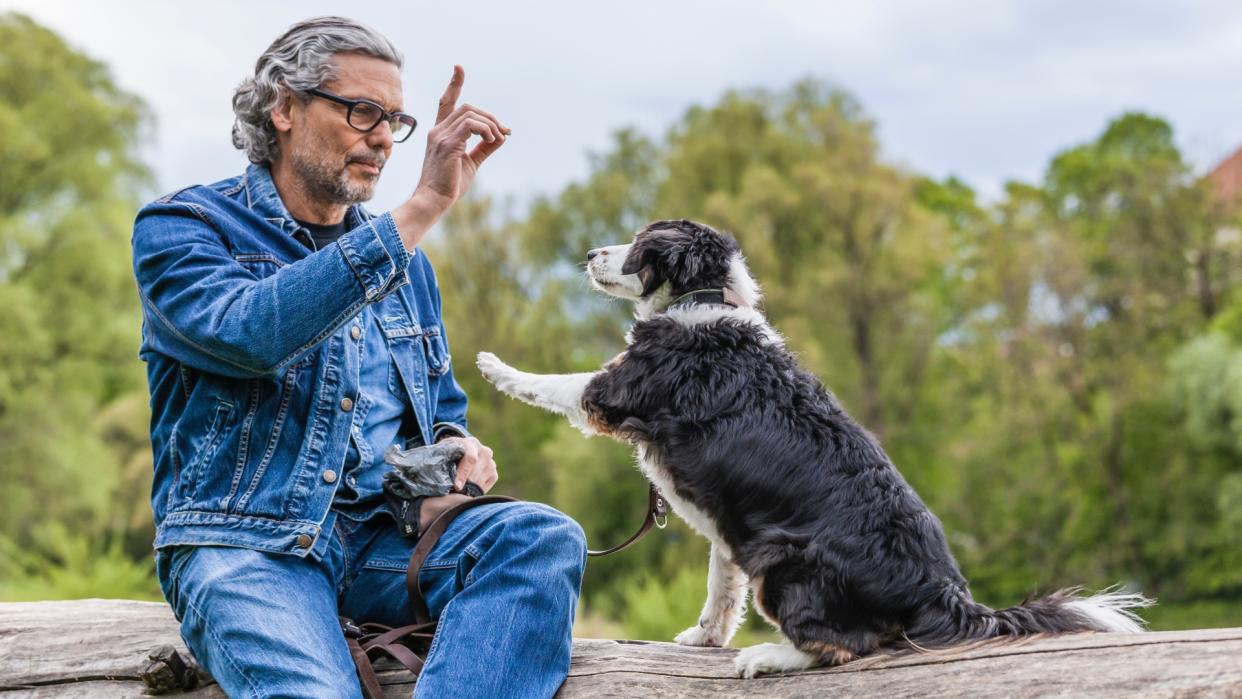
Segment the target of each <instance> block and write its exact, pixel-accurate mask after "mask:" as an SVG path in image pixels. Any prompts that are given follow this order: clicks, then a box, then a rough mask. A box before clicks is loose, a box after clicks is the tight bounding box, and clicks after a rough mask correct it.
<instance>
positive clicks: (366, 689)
mask: <svg viewBox="0 0 1242 699" xmlns="http://www.w3.org/2000/svg"><path fill="white" fill-rule="evenodd" d="M516 501H517V498H511V497H508V496H506V495H483V496H480V497H475V498H471V499H469V500H466V501H464V502H460V503H458V504H456V505H454V506H452V507H450V508H448V509H447V510H445V511H444V512H442V513H440V515H439V516H438V517H436V518H435V520H433V521H432V522H431V524H429V525H427V530H426V531H424V532H423V533H422V535H421V536H420V537H419V539H418V544H416V545H415V546H414V553H412V554H410V565H409V566H408V567H407V568H406V571H405V589H406V592H407V593H409V597H410V612H411V613H412V614H413V616H414V621H415V623H413V624H409V625H407V626H398V627H396V628H392V627H388V626H384V625H383V624H361V625H359V624H355V623H354V622H353V621H352V620H351V619H347V618H345V617H338V618H337V619H338V621H339V622H340V624H341V633H342V634H344V636H345V643H346V645H348V646H349V654H350V656H351V657H352V658H353V660H354V666H355V667H356V668H357V670H358V682H359V684H361V685H362V693H363V696H364V697H366V699H383V698H384V689H383V687H382V686H381V685H380V682H379V677H378V676H377V675H376V674H375V667H374V666H373V663H374V661H376V660H378V659H380V658H381V657H384V656H387V657H389V658H392V659H393V660H395V661H397V662H398V663H401V664H402V665H404V666H405V668H406V669H407V670H409V671H410V672H411V673H413V675H414V676H415V677H418V675H419V673H421V672H422V671H423V664H424V658H426V657H427V651H428V650H430V649H431V642H432V640H433V639H434V638H435V633H436V622H435V621H432V620H431V614H430V612H428V610H427V600H426V599H424V598H423V591H422V588H421V586H420V585H419V580H418V575H419V573H420V572H421V571H422V568H423V563H425V562H426V561H427V556H429V555H431V550H432V549H433V548H435V545H436V543H437V542H439V540H440V537H441V536H442V535H443V534H444V532H445V531H446V530H447V529H448V526H449V524H450V523H451V522H452V521H453V519H454V518H455V517H457V515H459V514H461V513H462V512H465V511H466V510H468V509H470V508H472V507H478V506H479V505H490V504H494V503H501V502H516ZM667 518H668V503H667V502H666V501H665V500H664V497H663V496H662V495H660V491H659V490H657V489H656V487H655V486H654V485H652V486H651V487H650V489H649V491H648V494H647V516H646V517H645V518H644V519H643V523H642V525H641V526H640V527H639V528H638V531H636V532H634V534H633V535H631V536H630V538H628V539H626V540H625V541H623V542H622V543H620V544H618V545H616V546H613V547H612V548H610V549H605V550H603V551H591V550H588V551H587V554H588V555H590V556H607V555H608V554H610V553H616V552H618V551H621V550H624V549H627V548H629V547H630V546H632V545H633V544H634V543H635V542H636V541H638V540H639V539H641V538H643V536H645V535H646V534H647V532H649V531H651V528H652V527H653V526H654V527H659V528H661V529H663V528H664V525H665V524H666V522H667Z"/></svg>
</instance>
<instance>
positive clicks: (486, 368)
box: [474, 352, 513, 383]
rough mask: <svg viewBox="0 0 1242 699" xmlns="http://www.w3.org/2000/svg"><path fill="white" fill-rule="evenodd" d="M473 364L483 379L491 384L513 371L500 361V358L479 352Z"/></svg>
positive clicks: (489, 353)
mask: <svg viewBox="0 0 1242 699" xmlns="http://www.w3.org/2000/svg"><path fill="white" fill-rule="evenodd" d="M474 363H475V365H476V366H478V367H479V372H480V373H481V374H483V378H485V379H487V380H488V381H490V382H492V383H496V382H497V381H499V380H500V379H501V378H503V377H504V376H505V375H506V374H509V373H511V372H512V371H513V367H511V366H509V365H508V364H505V363H504V362H502V361H500V357H497V356H496V355H494V354H492V353H491V352H479V354H478V356H476V357H475V360H474Z"/></svg>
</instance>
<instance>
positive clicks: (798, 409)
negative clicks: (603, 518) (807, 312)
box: [583, 220, 1132, 662]
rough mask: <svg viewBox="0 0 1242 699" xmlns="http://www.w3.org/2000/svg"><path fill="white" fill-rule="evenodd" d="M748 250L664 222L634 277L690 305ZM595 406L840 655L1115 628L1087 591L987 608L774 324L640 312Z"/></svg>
mask: <svg viewBox="0 0 1242 699" xmlns="http://www.w3.org/2000/svg"><path fill="white" fill-rule="evenodd" d="M737 252H738V246H737V244H736V243H735V242H734V241H733V240H732V239H730V238H727V237H725V236H723V235H721V234H719V233H717V232H715V231H714V230H712V229H711V228H709V227H707V226H704V225H701V224H697V223H694V222H691V221H684V220H683V221H659V222H656V223H653V224H651V225H649V226H648V227H647V228H646V229H644V231H642V232H640V234H639V235H638V237H637V238H636V240H635V243H634V245H633V246H632V247H631V248H630V251H629V254H628V257H627V258H626V262H625V265H624V267H623V272H625V273H626V274H638V275H639V278H640V280H641V281H642V282H643V295H644V296H646V295H648V294H651V293H652V292H654V291H655V290H656V289H658V288H660V287H661V286H662V285H663V284H665V283H667V284H669V286H670V292H671V294H670V296H671V297H672V298H676V297H678V296H679V295H681V294H685V293H688V292H690V291H694V290H697V289H704V288H720V287H721V286H723V285H725V284H727V283H728V282H729V272H730V261H731V260H732V258H733V256H734V255H735V254H736V253H737ZM583 406H584V408H585V410H586V412H587V414H588V416H589V418H590V420H591V422H592V424H593V425H594V426H596V427H597V428H599V429H600V431H602V432H606V433H610V434H612V435H614V436H617V437H620V438H623V439H628V440H630V441H633V442H636V443H638V444H639V446H640V448H643V449H646V450H647V451H648V452H650V453H654V454H657V455H658V461H659V464H660V466H661V467H662V468H663V469H665V470H666V471H667V473H668V474H669V476H670V478H671V480H672V482H673V483H674V486H675V490H676V495H677V496H678V497H679V498H681V499H683V500H685V501H688V502H689V503H692V504H693V505H695V506H697V507H698V508H699V509H700V510H701V511H702V512H704V513H706V515H707V516H708V517H709V518H710V519H711V520H713V521H714V523H715V525H716V526H717V528H718V530H719V533H720V535H721V536H722V538H723V539H724V541H725V542H726V543H727V545H728V547H729V548H730V549H731V552H732V555H733V557H734V561H735V562H736V563H737V564H738V565H739V566H740V567H741V568H742V570H743V571H744V572H745V573H746V574H747V575H748V576H749V577H750V579H751V580H752V581H761V583H760V584H761V589H757V590H756V603H757V604H758V605H759V607H760V611H761V612H763V613H764V614H765V616H766V617H768V618H769V619H770V620H773V621H774V623H776V624H778V625H779V626H780V629H781V630H782V632H783V633H784V634H785V635H786V636H787V637H788V638H789V639H790V640H791V641H792V642H793V643H794V645H795V646H797V647H798V648H800V649H802V650H804V651H806V652H810V653H813V654H818V655H820V656H822V657H824V658H825V659H826V660H825V661H826V662H833V660H832V658H833V657H835V658H836V662H841V661H842V660H843V659H848V658H849V657H853V656H860V655H866V654H868V653H871V652H873V651H875V650H876V649H878V648H880V647H882V646H900V645H903V644H910V643H911V642H912V644H917V645H918V646H925V647H944V646H948V645H952V644H957V643H961V642H964V641H968V640H972V639H983V638H990V637H996V636H1006V635H1013V636H1016V635H1027V634H1034V633H1064V632H1074V631H1086V630H1108V629H1107V628H1106V626H1107V625H1104V624H1101V623H1100V622H1099V621H1098V619H1095V618H1093V617H1092V615H1091V614H1086V613H1083V612H1082V610H1081V607H1076V606H1075V604H1074V603H1075V602H1077V604H1078V605H1081V604H1082V603H1083V602H1084V600H1083V598H1080V597H1078V596H1077V594H1076V590H1062V591H1060V592H1057V593H1054V594H1052V595H1050V596H1047V597H1044V598H1043V599H1039V600H1034V601H1027V602H1025V603H1023V604H1021V605H1019V606H1017V607H1013V608H1010V609H1004V610H999V611H996V610H993V609H990V608H989V607H986V606H984V605H982V604H979V603H977V602H975V601H974V600H973V599H972V597H971V594H970V591H969V589H968V588H967V584H966V580H965V578H963V576H962V574H961V572H959V570H958V566H957V563H956V561H955V560H954V558H953V555H952V554H951V553H950V551H949V548H948V545H947V544H946V541H945V536H944V532H943V529H942V528H941V524H940V521H939V520H938V519H937V518H936V517H935V516H934V515H933V514H932V513H931V512H930V511H929V510H928V508H927V506H926V505H924V504H923V502H922V500H920V499H919V497H918V495H917V494H915V492H914V490H913V489H912V488H911V487H910V486H909V485H908V484H907V483H906V481H905V479H904V478H902V476H901V474H900V473H899V472H898V471H897V469H896V468H895V467H894V466H893V464H892V462H891V461H890V460H889V458H888V456H887V455H886V454H885V452H884V450H883V449H882V448H881V447H880V445H879V443H878V442H877V440H876V439H875V437H874V436H872V435H871V434H870V433H869V432H868V431H867V430H865V429H864V428H863V427H861V426H860V425H859V424H858V423H856V422H855V421H854V420H852V419H851V418H850V416H849V415H848V414H846V412H845V411H844V410H843V409H842V408H841V405H840V404H839V403H838V402H837V400H836V398H835V397H834V396H833V395H832V393H831V392H829V391H828V389H826V388H825V387H824V386H823V385H822V384H821V383H820V381H819V380H818V379H816V377H815V376H813V375H812V374H810V373H808V372H807V371H804V370H803V369H802V368H800V367H799V366H798V364H797V362H796V361H795V359H794V357H793V356H792V355H791V354H790V353H789V351H787V350H786V349H785V348H784V346H783V343H781V342H779V341H773V339H772V337H771V336H769V335H768V334H767V332H766V329H765V328H763V327H762V326H761V325H759V324H756V323H754V322H749V321H747V320H745V319H740V318H731V317H729V316H728V315H727V314H725V315H723V316H722V317H721V318H719V319H717V320H714V321H709V322H705V323H701V324H687V323H684V322H679V321H678V320H677V319H675V318H674V317H672V316H671V314H661V313H657V314H655V315H653V316H652V317H650V318H648V319H645V320H639V321H638V322H637V323H636V324H635V325H634V327H633V329H632V331H631V334H630V343H629V346H628V347H627V348H626V351H625V353H624V355H623V356H622V357H621V358H620V359H619V360H618V361H615V362H613V363H611V364H610V365H609V366H608V367H607V370H606V371H604V372H601V373H600V374H599V375H597V376H596V377H595V378H594V379H593V380H592V381H591V383H590V384H589V385H588V387H587V389H586V392H585V394H584V395H583ZM1119 606H1122V605H1114V608H1116V607H1119ZM1112 613H1114V614H1118V612H1115V611H1114V612H1112ZM1120 614H1124V615H1125V616H1127V617H1129V616H1130V615H1129V614H1128V613H1126V612H1121V613H1120ZM1131 618H1132V617H1131ZM839 650H844V651H848V653H847V654H844V655H840V654H837V655H834V653H836V652H837V651H839Z"/></svg>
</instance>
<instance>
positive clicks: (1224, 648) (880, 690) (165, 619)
mask: <svg viewBox="0 0 1242 699" xmlns="http://www.w3.org/2000/svg"><path fill="white" fill-rule="evenodd" d="M161 645H171V646H175V647H176V648H178V649H180V650H181V652H182V653H185V649H184V646H183V645H182V643H181V639H180V637H179V636H178V634H177V624H176V622H175V621H174V620H173V618H172V614H171V613H170V612H169V610H168V608H167V607H166V606H165V605H163V604H156V603H150V602H130V601H120V600H79V601H74V602H31V603H19V604H0V699H9V698H10V697H52V696H55V697H135V696H142V695H143V684H142V682H141V680H140V673H141V672H142V670H143V669H144V667H145V666H146V665H147V664H148V662H149V661H148V659H147V655H148V653H150V652H151V651H152V650H154V649H155V648H157V647H158V646H161ZM736 652H737V651H736V650H733V649H698V648H682V647H679V646H676V645H673V644H669V643H647V642H634V641H609V640H591V639H579V640H576V641H575V642H574V658H573V666H572V668H571V670H570V675H569V679H568V680H567V681H566V683H565V686H564V687H563V688H562V689H561V692H560V695H559V696H560V697H568V698H573V697H644V698H646V697H712V698H713V699H725V698H731V697H739V698H740V697H748V698H749V697H828V696H851V697H941V696H944V697H948V696H1006V697H1037V696H1064V697H1179V696H1194V697H1242V628H1236V629H1210V630H1200V631H1175V632H1160V633H1148V634H1141V635H1133V636H1127V635H1117V634H1083V635H1076V636H1064V637H1060V638H1048V639H1039V640H1035V641H1029V642H1026V643H1022V644H1001V645H988V646H983V647H979V648H975V649H972V650H967V651H961V652H954V653H949V654H915V655H907V656H902V657H893V658H886V659H882V660H880V661H878V662H874V663H872V664H869V665H868V664H851V665H846V666H844V667H841V668H836V669H831V670H822V669H821V670H813V671H810V672H805V673H799V674H794V675H787V676H778V677H763V678H759V679H754V680H741V679H738V678H736V677H734V675H733V656H734V654H736ZM187 655H188V654H187ZM382 680H383V682H384V684H385V689H386V690H387V695H388V696H389V697H393V698H396V697H408V696H409V695H410V691H411V689H412V688H413V684H412V682H411V681H410V678H409V676H408V675H406V674H405V673H404V672H398V671H395V670H394V671H388V672H385V673H383V674H382ZM175 696H184V697H221V696H223V693H222V692H220V690H219V688H218V687H216V686H215V685H212V684H208V685H207V686H205V687H202V688H199V689H196V690H194V691H191V692H185V693H181V694H178V695H175Z"/></svg>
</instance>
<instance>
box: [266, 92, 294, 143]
mask: <svg viewBox="0 0 1242 699" xmlns="http://www.w3.org/2000/svg"><path fill="white" fill-rule="evenodd" d="M294 101H295V100H294V99H293V95H291V94H289V91H288V90H284V89H282V90H281V91H280V97H278V98H277V100H276V106H275V107H272V111H271V118H272V126H273V127H275V128H276V130H277V131H278V132H281V133H288V132H289V131H290V130H291V129H292V128H293V103H294Z"/></svg>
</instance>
